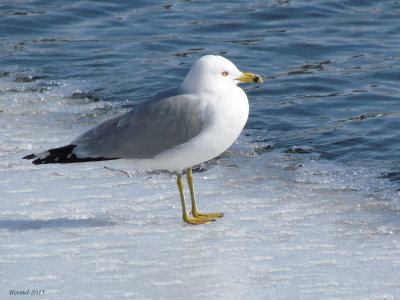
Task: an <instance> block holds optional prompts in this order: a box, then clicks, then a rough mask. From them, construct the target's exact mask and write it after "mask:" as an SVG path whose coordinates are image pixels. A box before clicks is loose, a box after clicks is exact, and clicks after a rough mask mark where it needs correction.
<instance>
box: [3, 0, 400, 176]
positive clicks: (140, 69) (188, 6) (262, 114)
mask: <svg viewBox="0 0 400 300" xmlns="http://www.w3.org/2000/svg"><path fill="white" fill-rule="evenodd" d="M0 32H1V34H0V68H1V71H2V73H1V74H2V75H1V76H2V77H7V76H11V74H12V76H16V79H15V80H17V81H18V80H19V81H40V84H38V85H36V90H35V89H34V90H32V93H35V92H38V93H40V92H44V91H46V89H48V88H49V87H51V86H52V85H54V84H56V83H57V82H59V81H62V80H75V81H90V82H94V83H95V85H94V86H95V88H93V90H92V91H89V93H86V92H85V93H82V94H83V95H80V94H79V93H77V94H76V95H75V96H74V97H76V98H79V97H86V98H88V99H89V100H90V101H99V100H105V101H114V102H118V103H120V105H122V106H127V107H130V106H132V105H134V103H137V102H140V101H143V100H144V99H145V98H146V96H147V95H149V94H153V93H155V92H157V91H159V90H162V89H165V88H168V87H170V86H171V85H175V84H177V83H179V82H180V81H181V79H182V78H183V76H184V75H185V74H186V72H187V70H188V68H189V66H190V64H192V62H193V61H194V60H195V59H197V58H198V57H200V56H201V55H204V54H222V55H224V56H226V57H227V58H229V59H230V60H232V61H233V62H234V63H235V64H236V65H237V66H238V67H239V69H241V70H242V71H248V72H253V73H257V74H260V75H262V76H263V77H264V82H265V84H264V85H263V86H262V87H252V86H247V87H246V88H247V93H248V96H249V99H250V100H251V114H250V118H249V122H248V124H247V129H249V130H248V134H249V135H250V136H251V140H252V141H254V143H256V144H257V145H260V144H261V148H262V149H268V151H278V152H286V153H288V155H294V156H299V157H300V159H323V160H333V161H336V162H340V163H344V164H348V165H357V166H369V167H371V168H382V170H384V171H382V176H383V177H388V178H390V179H391V180H393V181H395V182H400V158H399V155H400V130H399V129H400V103H399V101H400V93H399V88H398V83H399V79H400V70H399V66H400V55H399V49H400V42H399V41H400V3H399V2H397V1H371V0H370V1H289V0H288V1H233V2H232V1H157V2H156V3H155V2H150V1H115V2H113V3H110V1H17V2H14V1H1V2H0ZM10 70H11V71H10ZM18 72H22V74H24V72H28V73H29V74H30V75H29V76H27V77H24V75H18V74H19V73H18ZM15 73H17V75H15ZM18 76H19V77H18Z"/></svg>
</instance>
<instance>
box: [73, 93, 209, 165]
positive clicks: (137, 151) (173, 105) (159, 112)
mask: <svg viewBox="0 0 400 300" xmlns="http://www.w3.org/2000/svg"><path fill="white" fill-rule="evenodd" d="M206 121H207V119H206V115H205V114H204V108H202V107H200V105H199V101H198V99H196V97H194V96H193V95H189V94H180V91H179V89H178V88H176V89H172V90H168V91H165V92H161V93H159V94H157V95H156V96H155V97H153V98H152V99H151V100H149V101H148V102H145V103H144V104H142V105H140V106H139V107H137V108H136V109H132V110H131V111H128V112H126V113H122V114H120V115H117V116H115V117H113V118H111V119H108V120H106V121H104V122H102V123H100V124H99V125H97V126H96V127H94V128H92V129H91V130H89V131H87V132H85V133H83V134H82V135H81V136H79V137H78V138H76V139H75V140H73V141H72V142H71V144H73V145H77V147H76V149H74V153H75V154H76V155H77V157H104V158H128V159H129V158H130V159H144V158H153V157H154V156H156V155H157V154H159V153H161V152H163V151H164V150H167V149H170V148H173V147H174V146H177V145H179V144H183V143H185V142H187V141H188V140H190V139H191V138H193V137H195V136H196V135H198V134H199V133H200V132H201V130H202V129H203V128H204V126H205V125H206Z"/></svg>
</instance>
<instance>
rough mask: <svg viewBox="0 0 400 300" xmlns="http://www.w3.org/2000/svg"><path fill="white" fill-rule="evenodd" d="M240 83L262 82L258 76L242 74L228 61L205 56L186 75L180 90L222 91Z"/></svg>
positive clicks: (216, 56) (213, 56) (223, 58)
mask: <svg viewBox="0 0 400 300" xmlns="http://www.w3.org/2000/svg"><path fill="white" fill-rule="evenodd" d="M240 82H262V79H261V77H260V76H257V75H254V74H251V73H242V72H240V71H239V69H238V68H237V67H236V66H235V65H234V64H233V63H232V62H231V61H229V60H228V59H226V58H225V57H222V56H219V55H206V56H203V57H201V58H200V59H198V60H197V61H196V62H195V64H194V65H193V66H192V68H191V69H190V71H189V73H188V74H187V75H186V77H185V80H184V81H183V83H182V88H183V89H185V90H186V91H188V92H192V93H195V92H201V91H214V92H215V91H218V90H220V91H223V90H225V89H229V88H232V87H234V86H236V85H237V84H238V83H240Z"/></svg>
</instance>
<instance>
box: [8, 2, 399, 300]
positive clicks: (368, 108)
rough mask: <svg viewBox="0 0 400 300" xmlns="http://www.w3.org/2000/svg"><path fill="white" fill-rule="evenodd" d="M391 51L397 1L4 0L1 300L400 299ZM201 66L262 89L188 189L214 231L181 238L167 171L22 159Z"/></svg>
mask: <svg viewBox="0 0 400 300" xmlns="http://www.w3.org/2000/svg"><path fill="white" fill-rule="evenodd" d="M111 2H112V3H111ZM399 49H400V3H399V2H397V1H373V0H365V1H345V0H342V1H339V0H332V1H290V0H288V1H156V2H155V1H45V0H43V1H36V0H32V1H24V0H21V1H15V2H14V1H0V125H1V126H0V184H1V188H0V207H1V209H0V211H1V212H0V219H1V221H0V236H1V239H2V241H4V242H3V243H2V246H0V254H1V255H0V264H1V268H0V284H1V285H2V286H4V288H3V287H2V290H0V298H3V297H5V295H6V293H7V291H8V290H9V289H19V290H21V289H27V288H37V289H40V288H43V289H48V292H47V296H49V297H50V298H51V297H55V298H67V299H68V298H69V296H71V299H72V298H73V299H79V298H81V299H96V298H99V297H105V298H108V299H131V298H137V299H139V298H146V297H147V298H156V299H158V298H177V299H183V298H182V294H181V293H180V291H185V290H187V291H188V293H187V294H185V296H187V295H188V294H192V295H193V297H194V298H202V297H203V298H204V296H211V297H212V298H225V299H235V298H237V299H240V298H243V297H245V296H249V295H250V296H251V298H258V299H265V298H275V299H276V298H278V299H285V298H286V299H294V298H297V297H298V298H300V299H321V298H342V299H349V298H351V299H365V298H378V299H395V298H397V297H398V296H399V295H400V285H399V283H398V278H399V276H400V271H399V270H400V269H399V266H400V246H399V245H400V235H399V233H400V223H399V221H398V220H399V207H400V202H399V201H400V194H399V191H400V89H399V82H400V68H399V67H400V54H399V53H400V52H399ZM205 54H220V55H223V56H225V57H227V58H228V59H230V60H231V61H232V62H234V63H235V64H236V65H237V67H238V68H239V69H240V70H241V71H243V72H252V73H256V74H258V75H261V76H262V77H263V79H264V84H263V85H262V86H260V85H243V86H242V87H243V88H244V89H245V91H246V93H247V95H248V98H249V100H250V116H249V120H248V123H247V125H246V128H245V130H244V132H243V134H242V135H241V137H240V138H239V140H238V142H237V143H236V144H235V145H234V146H233V147H232V149H231V150H229V151H228V152H227V153H225V154H224V155H222V156H221V157H220V158H219V159H217V160H214V161H212V162H211V163H208V164H206V165H205V169H206V170H207V171H205V172H201V173H196V174H195V175H196V179H195V180H196V182H197V184H198V185H197V186H198V187H199V188H198V195H199V197H198V198H199V202H201V203H202V205H204V206H206V205H208V206H206V207H207V208H210V209H214V210H219V208H220V207H222V210H223V211H224V212H225V213H226V216H225V217H224V218H223V220H219V221H218V222H215V224H214V223H213V224H210V226H208V225H207V226H203V227H195V229H193V228H191V227H190V228H188V227H185V225H184V224H182V222H181V220H180V207H179V199H178V195H177V191H176V187H175V185H174V183H175V178H173V177H172V176H171V175H168V174H163V173H162V174H158V175H155V174H156V173H143V172H142V171H133V170H130V169H128V168H122V167H118V166H114V165H112V163H111V165H107V168H106V169H105V168H103V165H98V164H97V165H96V164H91V165H83V166H81V165H79V166H69V167H66V166H63V167H60V166H57V165H51V166H48V167H47V166H46V167H43V168H42V167H40V168H39V167H33V166H31V165H30V164H29V163H27V162H26V161H22V160H21V157H22V156H24V155H26V154H29V153H32V152H33V151H37V150H38V149H41V150H44V149H47V148H48V147H54V146H62V145H64V144H66V143H68V142H69V141H70V140H71V139H72V138H74V137H75V136H76V135H78V134H80V133H81V132H82V131H83V130H86V129H88V128H89V126H92V125H93V124H96V123H98V122H99V121H100V120H102V119H103V118H106V117H108V116H111V115H114V114H115V113H117V112H120V111H124V110H126V109H130V108H131V107H134V106H135V105H136V104H138V103H141V102H142V101H145V100H146V99H147V98H148V97H149V95H153V94H155V93H157V92H159V91H161V90H163V89H167V88H170V87H171V86H173V85H177V84H179V83H180V82H181V81H182V79H183V78H184V76H185V75H186V73H187V71H188V70H189V68H190V66H191V64H192V63H193V62H194V61H195V60H196V59H197V58H199V57H201V56H202V55H205ZM119 168H122V169H119ZM135 172H137V173H135ZM127 176H130V177H127ZM154 199H156V200H157V201H155V200H154ZM216 200H218V201H216ZM161 213H164V214H165V216H166V217H165V218H163V217H162V214H161ZM26 241H28V242H26ZM192 243H193V245H197V246H193V247H192ZM43 245H45V246H43ZM216 245H218V246H216ZM199 261H200V263H199ZM32 265H35V267H34V268H32V269H29V268H30V267H31V266H32ZM54 266H56V267H54ZM202 266H204V267H205V268H204V269H202ZM19 267H21V268H19ZM22 267H24V268H23V269H22ZM192 268H193V269H195V270H196V272H190V271H189V270H192ZM1 270H2V271H1ZM27 270H28V271H27ZM63 274H66V275H63ZM76 285H78V286H80V289H79V290H76V289H75V288H74V287H75V286H76ZM72 289H74V290H73V291H72ZM107 292H109V293H108V294H107ZM67 295H69V296H67ZM50 298H49V299H50Z"/></svg>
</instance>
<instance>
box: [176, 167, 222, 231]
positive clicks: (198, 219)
mask: <svg viewBox="0 0 400 300" xmlns="http://www.w3.org/2000/svg"><path fill="white" fill-rule="evenodd" d="M176 183H177V184H178V190H179V195H180V196H181V202H182V217H183V221H185V222H186V223H189V224H192V225H198V224H204V223H207V222H211V221H214V220H213V219H210V218H207V217H204V216H193V218H191V217H189V215H188V213H187V210H186V202H185V194H184V191H183V189H184V183H183V180H182V175H181V174H178V179H177V181H176Z"/></svg>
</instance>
